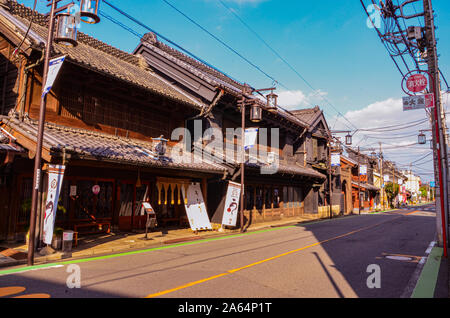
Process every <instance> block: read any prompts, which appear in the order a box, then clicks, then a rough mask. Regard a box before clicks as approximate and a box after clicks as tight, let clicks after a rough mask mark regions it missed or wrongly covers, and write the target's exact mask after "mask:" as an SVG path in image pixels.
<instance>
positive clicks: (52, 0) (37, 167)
mask: <svg viewBox="0 0 450 318" xmlns="http://www.w3.org/2000/svg"><path fill="white" fill-rule="evenodd" d="M60 1H61V0H47V2H48V4H47V6H50V7H51V9H50V22H49V27H48V35H47V43H46V45H45V59H44V72H43V77H42V94H41V102H40V109H39V122H38V135H37V142H36V154H35V160H34V175H33V190H32V199H31V212H30V236H29V243H28V255H27V262H28V265H29V266H32V265H33V264H34V251H35V248H36V247H35V240H36V238H35V236H36V216H37V210H38V201H39V200H38V198H39V193H40V192H41V176H42V171H41V166H42V144H43V137H44V124H45V111H46V102H47V94H46V93H45V85H46V82H47V77H48V71H49V62H50V58H51V54H52V44H53V41H54V40H55V39H54V29H55V21H56V19H57V18H58V16H57V14H58V13H59V12H62V11H64V10H66V9H68V8H70V7H71V6H72V5H73V3H70V4H68V5H65V6H63V7H61V8H59V9H57V5H58V3H59V2H60ZM84 2H90V1H88V0H86V1H84ZM96 8H97V9H98V4H97V5H96ZM95 12H97V11H95ZM68 17H70V15H69V16H68V13H63V14H62V17H61V20H59V21H58V22H59V25H60V26H61V23H69V22H72V23H74V22H75V20H74V19H67V18H68ZM64 18H66V20H64ZM64 21H65V22H64ZM98 21H100V20H98ZM66 26H67V25H66ZM68 29H70V30H69V31H70V32H69V33H70V38H71V39H72V40H69V41H67V42H66V44H67V45H73V46H75V45H76V26H74V25H72V28H65V29H64V28H62V29H61V30H62V31H64V30H66V31H67V30H68ZM61 30H58V32H57V38H58V39H60V38H61V37H60V36H61V32H60V31H61ZM65 35H68V33H66V34H65ZM73 39H75V41H73Z"/></svg>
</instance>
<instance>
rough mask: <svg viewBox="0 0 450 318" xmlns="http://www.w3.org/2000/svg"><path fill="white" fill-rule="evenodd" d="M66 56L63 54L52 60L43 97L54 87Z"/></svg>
mask: <svg viewBox="0 0 450 318" xmlns="http://www.w3.org/2000/svg"><path fill="white" fill-rule="evenodd" d="M65 58H66V57H65V56H61V57H58V58H55V59H52V60H50V62H49V65H48V74H47V81H46V82H45V87H44V91H43V93H42V97H44V96H45V95H47V94H48V92H50V90H51V89H52V87H53V83H55V80H56V77H57V76H58V73H59V70H60V69H61V66H62V65H63V62H64V60H65Z"/></svg>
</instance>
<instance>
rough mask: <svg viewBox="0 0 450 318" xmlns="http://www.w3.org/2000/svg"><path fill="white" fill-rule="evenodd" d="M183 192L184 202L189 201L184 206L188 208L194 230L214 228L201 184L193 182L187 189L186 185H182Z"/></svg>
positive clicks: (187, 212) (187, 211)
mask: <svg viewBox="0 0 450 318" xmlns="http://www.w3.org/2000/svg"><path fill="white" fill-rule="evenodd" d="M181 192H182V194H183V198H184V202H186V201H187V203H185V205H184V207H185V208H186V214H187V217H188V220H189V225H190V226H191V229H192V230H193V231H199V230H212V226H211V222H210V221H209V216H208V212H207V211H206V206H205V201H204V200H203V194H202V190H201V189H200V184H199V183H191V184H190V185H189V187H188V189H187V191H186V190H185V187H181ZM186 199H187V200H186Z"/></svg>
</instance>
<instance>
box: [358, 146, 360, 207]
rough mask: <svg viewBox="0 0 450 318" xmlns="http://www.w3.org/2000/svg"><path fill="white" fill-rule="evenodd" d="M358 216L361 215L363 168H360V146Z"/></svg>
mask: <svg viewBox="0 0 450 318" xmlns="http://www.w3.org/2000/svg"><path fill="white" fill-rule="evenodd" d="M358 214H359V215H361V167H360V166H359V146H358Z"/></svg>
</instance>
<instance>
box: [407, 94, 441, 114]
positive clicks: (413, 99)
mask: <svg viewBox="0 0 450 318" xmlns="http://www.w3.org/2000/svg"><path fill="white" fill-rule="evenodd" d="M432 107H434V94H426V95H418V96H407V97H403V111H407V110H415V109H424V108H432Z"/></svg>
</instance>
